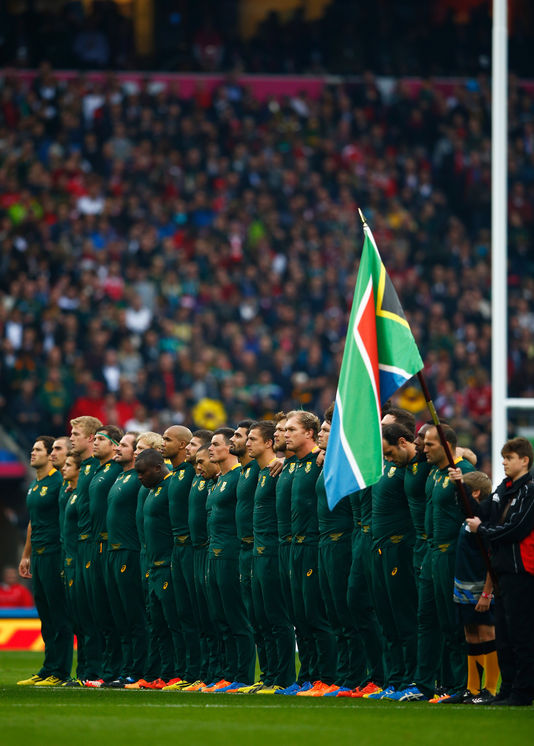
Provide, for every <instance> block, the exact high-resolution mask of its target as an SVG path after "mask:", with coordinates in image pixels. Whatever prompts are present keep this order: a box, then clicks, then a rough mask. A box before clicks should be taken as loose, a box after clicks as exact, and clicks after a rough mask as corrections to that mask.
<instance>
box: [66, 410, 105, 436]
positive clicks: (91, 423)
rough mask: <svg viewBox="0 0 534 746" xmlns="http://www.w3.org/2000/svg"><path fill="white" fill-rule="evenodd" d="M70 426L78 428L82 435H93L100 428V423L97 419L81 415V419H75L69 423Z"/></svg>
mask: <svg viewBox="0 0 534 746" xmlns="http://www.w3.org/2000/svg"><path fill="white" fill-rule="evenodd" d="M70 426H71V428H72V427H79V428H80V429H81V430H83V432H84V435H95V434H96V432H97V431H98V430H100V428H101V427H102V423H101V422H100V420H99V419H98V418H97V417H90V416H89V415H85V414H84V415H82V417H75V418H74V419H73V420H71V421H70Z"/></svg>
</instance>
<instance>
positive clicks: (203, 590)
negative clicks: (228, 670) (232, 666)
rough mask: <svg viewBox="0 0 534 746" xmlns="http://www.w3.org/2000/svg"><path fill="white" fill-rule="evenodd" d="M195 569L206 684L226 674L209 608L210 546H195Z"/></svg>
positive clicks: (201, 670)
mask: <svg viewBox="0 0 534 746" xmlns="http://www.w3.org/2000/svg"><path fill="white" fill-rule="evenodd" d="M193 552H194V553H193V571H194V579H195V598H196V607H197V614H198V620H199V627H200V648H201V666H200V673H199V679H200V680H201V681H204V682H205V683H206V684H208V683H210V684H211V683H213V682H215V681H220V680H221V679H222V678H223V676H224V667H223V666H222V659H221V655H222V653H221V648H220V640H219V636H218V635H217V633H216V631H215V628H214V623H213V619H212V614H211V610H210V608H209V589H208V577H207V575H208V548H207V546H206V547H195V548H194V550H193Z"/></svg>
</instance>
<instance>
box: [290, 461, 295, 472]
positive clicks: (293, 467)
mask: <svg viewBox="0 0 534 746" xmlns="http://www.w3.org/2000/svg"><path fill="white" fill-rule="evenodd" d="M294 471H295V462H293V463H292V464H289V473H290V474H293V472H294Z"/></svg>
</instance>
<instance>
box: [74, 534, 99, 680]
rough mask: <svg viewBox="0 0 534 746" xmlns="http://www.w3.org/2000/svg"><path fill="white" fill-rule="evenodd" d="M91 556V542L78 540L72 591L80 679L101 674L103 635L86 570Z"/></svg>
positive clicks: (97, 677)
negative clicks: (80, 651)
mask: <svg viewBox="0 0 534 746" xmlns="http://www.w3.org/2000/svg"><path fill="white" fill-rule="evenodd" d="M92 558H93V544H92V542H90V541H89V540H85V541H79V542H78V557H77V560H76V578H75V582H74V592H75V597H76V608H77V610H78V614H79V621H80V633H81V637H82V638H83V648H84V651H85V670H84V671H83V676H81V677H80V678H82V679H90V680H93V679H100V678H103V676H102V648H103V637H102V633H101V631H100V628H99V626H98V622H97V619H96V616H95V610H94V609H93V605H92V602H91V591H90V587H89V575H88V570H89V569H90V567H91V563H92Z"/></svg>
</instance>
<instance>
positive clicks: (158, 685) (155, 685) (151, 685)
mask: <svg viewBox="0 0 534 746" xmlns="http://www.w3.org/2000/svg"><path fill="white" fill-rule="evenodd" d="M164 686H167V682H166V681H163V679H154V681H145V684H144V686H142V687H141V689H163V687H164Z"/></svg>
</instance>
